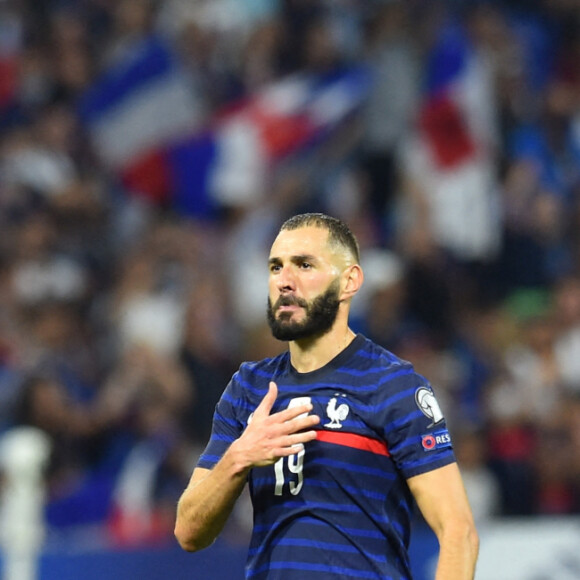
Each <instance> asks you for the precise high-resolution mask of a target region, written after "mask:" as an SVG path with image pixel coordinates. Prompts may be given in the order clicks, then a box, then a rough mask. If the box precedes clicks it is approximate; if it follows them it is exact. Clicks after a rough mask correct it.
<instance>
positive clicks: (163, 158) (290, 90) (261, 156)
mask: <svg viewBox="0 0 580 580" xmlns="http://www.w3.org/2000/svg"><path fill="white" fill-rule="evenodd" d="M370 84H371V77H370V74H369V73H368V71H367V70H365V69H364V68H362V67H356V68H351V69H345V70H340V71H336V72H335V73H333V74H330V75H328V76H326V77H324V78H318V77H310V76H305V75H295V76H291V77H288V78H284V79H281V80H279V81H277V82H275V83H273V84H272V85H271V86H268V87H265V88H264V89H263V90H261V91H259V92H258V93H257V94H255V95H252V96H250V97H248V98H247V99H245V100H243V101H241V102H239V103H233V104H232V105H231V106H228V107H227V109H225V110H223V111H218V113H217V114H215V115H214V116H212V117H211V118H207V116H206V114H205V111H204V109H203V107H202V106H201V105H200V104H199V102H198V100H197V99H196V97H195V91H194V90H193V88H192V86H191V85H190V83H189V82H188V78H187V75H186V74H185V73H184V72H183V69H182V67H181V66H180V63H179V62H178V60H177V58H176V57H175V56H174V55H173V54H172V52H171V50H170V48H168V47H167V46H166V45H164V44H163V43H162V42H161V41H159V40H156V39H149V40H147V41H145V42H143V43H142V44H141V45H140V46H138V47H136V48H135V50H134V51H133V52H132V53H131V54H130V55H129V56H128V57H127V58H126V60H124V61H123V62H120V63H118V64H116V65H115V66H113V67H112V68H111V69H110V70H108V71H107V72H106V73H105V74H104V76H103V77H102V78H101V79H99V80H98V81H97V82H96V83H95V85H94V86H93V87H92V88H91V89H90V90H89V91H88V92H87V93H86V95H85V96H84V97H83V99H82V102H81V105H80V116H81V119H82V120H83V121H84V123H85V126H86V127H87V128H88V132H89V135H90V137H91V139H92V143H93V145H94V148H95V150H96V152H97V154H98V155H99V157H100V159H101V161H102V162H103V164H104V166H105V167H107V168H109V169H110V170H111V171H113V172H114V173H116V174H117V175H119V176H120V178H121V180H122V182H123V184H124V186H125V187H126V188H127V189H128V190H129V191H132V192H136V193H138V194H139V195H143V196H145V197H148V198H149V199H151V200H153V201H155V202H159V203H165V204H169V205H170V206H171V207H173V208H174V209H176V210H177V211H179V212H181V213H183V214H188V215H195V216H199V217H208V216H211V215H212V214H213V212H214V211H215V210H216V208H218V207H220V206H223V205H228V204H231V203H234V204H235V203H240V202H242V203H243V202H244V200H246V199H248V198H250V197H251V196H255V195H256V194H257V193H259V192H260V190H261V188H263V187H264V184H265V183H266V182H267V176H268V174H269V173H270V172H271V171H272V170H273V168H275V166H276V164H277V163H278V162H279V161H281V160H283V159H286V158H287V157H288V156H290V155H293V154H296V153H300V152H302V151H304V150H305V149H307V148H308V147H309V146H312V145H315V144H316V143H318V142H320V141H321V140H324V139H325V138H326V137H327V136H328V135H330V134H331V133H332V131H333V130H334V129H335V128H336V127H337V126H339V125H340V124H341V123H342V122H343V121H344V120H345V119H347V118H349V116H350V115H351V114H352V113H353V112H354V111H355V110H357V108H358V107H359V106H360V105H361V103H362V102H364V99H365V98H366V96H367V95H368V92H369V89H370ZM254 199H255V197H254Z"/></svg>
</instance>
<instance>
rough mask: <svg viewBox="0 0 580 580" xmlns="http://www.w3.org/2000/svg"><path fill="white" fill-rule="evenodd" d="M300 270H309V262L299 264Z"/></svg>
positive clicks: (310, 265) (310, 266)
mask: <svg viewBox="0 0 580 580" xmlns="http://www.w3.org/2000/svg"><path fill="white" fill-rule="evenodd" d="M300 268H302V270H310V268H312V264H311V263H310V262H302V263H301V264H300Z"/></svg>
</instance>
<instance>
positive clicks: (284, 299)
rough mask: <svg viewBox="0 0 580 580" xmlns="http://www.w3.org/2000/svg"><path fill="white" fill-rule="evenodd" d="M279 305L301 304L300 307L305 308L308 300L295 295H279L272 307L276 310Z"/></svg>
mask: <svg viewBox="0 0 580 580" xmlns="http://www.w3.org/2000/svg"><path fill="white" fill-rule="evenodd" d="M280 306H301V307H302V308H307V307H308V302H306V300H304V298H298V297H297V296H280V298H278V300H276V302H275V303H274V306H273V307H272V309H273V310H274V311H276V310H278V308H280Z"/></svg>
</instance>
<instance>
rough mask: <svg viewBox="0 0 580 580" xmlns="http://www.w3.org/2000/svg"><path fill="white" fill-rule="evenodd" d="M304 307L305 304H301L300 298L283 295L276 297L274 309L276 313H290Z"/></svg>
mask: <svg viewBox="0 0 580 580" xmlns="http://www.w3.org/2000/svg"><path fill="white" fill-rule="evenodd" d="M305 307H306V304H303V303H302V301H301V300H300V299H298V298H293V297H288V296H284V297H281V298H279V299H278V302H277V303H276V307H275V309H274V310H275V312H276V313H277V314H278V315H290V314H292V313H294V312H297V311H298V310H301V309H303V308H305Z"/></svg>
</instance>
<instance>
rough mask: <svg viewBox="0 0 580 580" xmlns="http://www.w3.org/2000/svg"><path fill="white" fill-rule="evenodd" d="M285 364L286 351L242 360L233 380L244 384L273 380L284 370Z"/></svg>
mask: <svg viewBox="0 0 580 580" xmlns="http://www.w3.org/2000/svg"><path fill="white" fill-rule="evenodd" d="M287 365H288V352H283V353H281V354H279V355H277V356H275V357H268V358H264V359H262V360H259V361H244V362H243V363H242V364H241V365H240V368H239V369H238V371H237V372H236V373H235V374H234V377H233V380H234V381H236V382H238V383H240V384H245V385H248V384H256V383H261V382H263V381H271V380H275V377H277V376H278V375H279V374H280V373H282V372H284V370H285V369H286V368H287Z"/></svg>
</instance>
